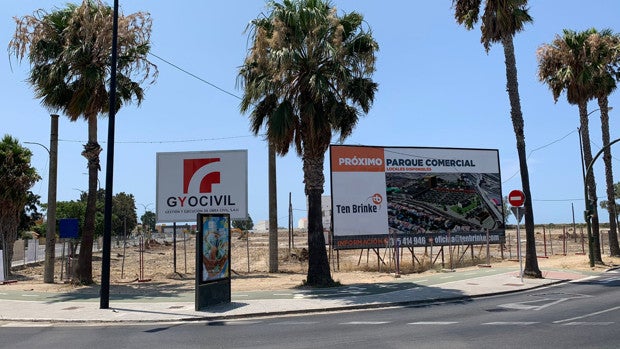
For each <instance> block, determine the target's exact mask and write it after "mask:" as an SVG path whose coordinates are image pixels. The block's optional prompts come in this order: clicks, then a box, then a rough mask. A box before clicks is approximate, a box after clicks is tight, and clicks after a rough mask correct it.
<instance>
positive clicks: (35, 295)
mask: <svg viewBox="0 0 620 349" xmlns="http://www.w3.org/2000/svg"><path fill="white" fill-rule="evenodd" d="M20 296H22V297H38V296H39V295H37V294H28V293H25V294H21V295H20Z"/></svg>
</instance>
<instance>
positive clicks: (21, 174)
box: [0, 135, 41, 277]
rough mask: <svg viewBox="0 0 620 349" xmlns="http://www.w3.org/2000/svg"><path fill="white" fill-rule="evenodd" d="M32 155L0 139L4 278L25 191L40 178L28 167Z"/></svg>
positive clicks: (7, 139) (14, 141) (8, 138)
mask: <svg viewBox="0 0 620 349" xmlns="http://www.w3.org/2000/svg"><path fill="white" fill-rule="evenodd" d="M31 157H32V153H31V152H30V150H29V149H28V148H24V147H22V146H21V145H20V144H19V142H18V141H17V139H15V138H13V137H11V136H9V135H5V136H4V137H3V138H2V140H0V243H1V244H2V245H0V247H1V249H2V258H3V261H2V262H3V263H2V265H3V267H4V271H3V273H4V275H5V276H7V277H8V276H10V275H11V261H12V259H13V245H14V244H15V240H17V232H18V228H19V223H20V218H21V214H22V211H23V210H24V207H25V206H26V204H27V203H28V199H29V196H30V195H32V193H30V192H29V189H30V188H31V187H32V185H33V184H34V183H36V181H38V180H39V179H40V178H41V177H39V175H38V174H37V171H36V169H35V168H34V167H32V166H31V165H30V158H31Z"/></svg>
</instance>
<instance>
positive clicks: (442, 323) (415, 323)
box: [407, 321, 458, 325]
mask: <svg viewBox="0 0 620 349" xmlns="http://www.w3.org/2000/svg"><path fill="white" fill-rule="evenodd" d="M454 324H458V321H417V322H410V323H408V324H407V325H454Z"/></svg>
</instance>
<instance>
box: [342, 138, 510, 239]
mask: <svg viewBox="0 0 620 349" xmlns="http://www.w3.org/2000/svg"><path fill="white" fill-rule="evenodd" d="M330 164H331V191H332V210H333V242H334V248H336V249H347V248H376V247H387V246H388V245H390V244H392V243H394V241H395V240H394V239H397V240H398V243H399V244H400V245H402V246H428V245H433V244H435V245H448V244H451V243H455V244H457V243H458V244H481V243H486V241H487V239H488V240H489V242H490V243H500V242H502V241H503V239H504V223H503V222H504V215H503V207H502V192H501V181H500V169H499V152H498V151H497V150H494V149H463V148H421V147H415V148H414V147H375V146H347V145H332V146H331V149H330ZM487 233H488V235H487ZM487 236H488V238H487Z"/></svg>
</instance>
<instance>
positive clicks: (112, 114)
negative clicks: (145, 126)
mask: <svg viewBox="0 0 620 349" xmlns="http://www.w3.org/2000/svg"><path fill="white" fill-rule="evenodd" d="M113 11H114V12H113V18H112V52H111V59H110V106H109V108H108V109H109V112H108V113H109V114H108V149H107V159H106V177H105V203H104V215H103V252H102V258H101V293H100V299H99V308H100V309H108V308H109V307H110V252H111V251H110V250H111V249H112V246H111V245H112V190H113V188H112V187H113V183H114V179H113V178H114V128H115V121H116V61H117V58H118V52H116V48H117V44H118V0H114V9H113Z"/></svg>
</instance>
